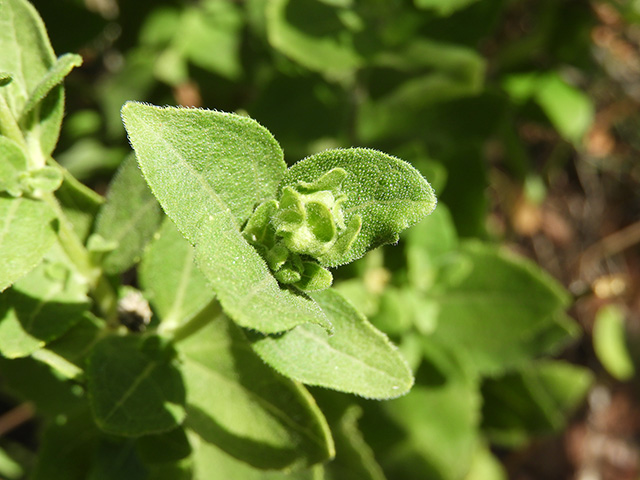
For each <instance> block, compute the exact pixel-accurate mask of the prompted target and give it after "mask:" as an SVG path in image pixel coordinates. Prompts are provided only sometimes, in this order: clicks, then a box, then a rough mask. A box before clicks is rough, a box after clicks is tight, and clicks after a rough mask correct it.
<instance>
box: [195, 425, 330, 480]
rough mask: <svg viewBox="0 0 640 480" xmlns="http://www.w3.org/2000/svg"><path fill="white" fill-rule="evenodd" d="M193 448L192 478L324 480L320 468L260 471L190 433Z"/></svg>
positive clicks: (199, 479) (210, 479)
mask: <svg viewBox="0 0 640 480" xmlns="http://www.w3.org/2000/svg"><path fill="white" fill-rule="evenodd" d="M189 439H190V441H191V443H192V445H193V446H194V458H193V463H194V465H193V471H194V475H193V478H195V479H197V480H218V479H220V478H229V479H231V478H233V479H236V478H237V479H242V480H324V476H323V474H322V466H315V467H312V468H308V469H304V470H293V471H291V472H280V471H273V470H261V469H257V468H254V467H252V466H251V465H249V464H247V463H245V462H242V461H240V460H237V459H235V458H234V457H232V456H231V455H228V454H227V453H225V452H224V451H223V450H221V449H220V448H218V447H217V446H216V445H214V444H212V443H207V442H205V441H204V440H202V439H201V438H200V437H198V435H196V434H194V433H192V434H191V435H190V437H189Z"/></svg>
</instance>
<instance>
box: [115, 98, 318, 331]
mask: <svg viewBox="0 0 640 480" xmlns="http://www.w3.org/2000/svg"><path fill="white" fill-rule="evenodd" d="M122 115H123V118H124V121H125V125H126V127H127V131H128V133H129V138H130V139H131V142H132V144H133V147H134V149H135V151H136V155H137V157H138V162H139V163H140V166H141V168H142V171H143V174H144V175H145V178H146V180H147V182H148V183H149V185H150V186H151V190H152V191H153V192H154V194H155V195H156V197H157V198H158V200H159V201H160V204H161V205H162V207H163V208H164V210H165V212H166V213H167V215H169V217H171V219H172V220H173V221H174V223H175V224H176V226H177V227H178V229H179V230H180V231H181V232H182V234H183V235H184V236H185V237H186V238H187V239H189V241H191V243H193V244H195V247H196V249H195V250H196V262H197V264H198V266H199V267H200V269H201V270H202V273H204V275H205V277H206V278H207V280H208V281H209V283H210V284H211V286H212V287H213V289H214V291H215V292H216V295H217V296H218V299H219V300H220V303H221V304H222V306H223V308H224V309H225V311H226V312H227V314H228V315H229V316H230V317H231V318H232V319H233V320H234V321H235V322H237V323H238V324H239V325H241V326H243V327H248V328H253V329H256V330H259V331H262V332H266V333H273V332H281V331H284V330H288V329H290V328H292V327H294V326H296V325H300V324H302V323H306V322H314V323H318V324H321V325H324V326H325V328H327V329H330V325H329V323H328V321H327V320H326V317H325V316H324V315H323V313H322V311H321V310H320V308H318V306H317V305H315V304H314V303H313V302H312V301H310V300H309V299H308V298H306V297H304V296H301V295H299V294H297V293H295V292H292V291H290V290H286V289H281V288H280V286H279V285H278V282H277V281H276V279H275V278H274V277H273V275H272V274H271V272H270V271H269V269H268V268H267V265H266V264H265V262H264V260H263V259H262V258H261V257H260V255H259V254H258V252H257V251H256V250H255V249H254V248H253V247H252V246H250V245H249V244H248V243H247V241H246V240H245V239H244V237H243V236H242V234H241V233H240V226H241V225H242V224H243V223H244V222H245V221H246V220H247V219H248V218H249V216H250V214H251V213H252V212H253V209H254V208H255V207H256V206H257V205H258V204H260V203H262V202H263V201H264V200H267V199H269V198H272V197H275V191H276V188H277V184H278V183H279V182H280V180H281V178H282V175H283V173H284V169H285V164H284V160H283V158H282V150H281V149H280V147H279V145H278V144H277V142H276V141H275V139H274V138H273V137H272V136H271V134H270V133H269V132H268V131H267V130H266V129H265V128H263V127H261V126H260V125H259V124H258V123H257V122H255V121H254V120H251V119H249V118H246V117H241V116H238V115H233V114H228V113H220V112H213V111H208V110H195V109H184V108H183V109H178V108H158V107H153V106H149V105H144V104H139V103H127V104H126V105H125V106H124V107H123V109H122Z"/></svg>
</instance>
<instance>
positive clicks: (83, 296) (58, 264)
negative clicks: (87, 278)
mask: <svg viewBox="0 0 640 480" xmlns="http://www.w3.org/2000/svg"><path fill="white" fill-rule="evenodd" d="M88 308H89V298H88V297H87V286H86V284H85V283H84V281H82V280H81V279H80V278H78V276H77V275H74V271H73V266H72V265H71V263H70V262H69V260H67V259H66V257H65V256H64V254H63V253H62V249H61V248H60V247H57V248H54V249H52V250H51V251H50V252H49V253H48V254H47V255H46V256H45V259H44V261H42V262H41V263H40V264H39V265H38V266H37V267H36V268H35V269H33V270H32V271H31V272H29V274H28V275H27V276H25V277H24V278H22V279H20V280H18V281H17V282H16V283H15V284H14V285H13V287H12V288H11V289H10V290H8V291H7V292H6V293H4V294H3V295H2V296H1V297H0V319H1V320H0V354H2V355H3V356H5V357H9V358H17V357H24V356H27V355H30V354H32V353H33V352H35V351H36V350H38V349H39V348H40V347H42V346H44V345H45V344H46V343H48V342H50V341H52V340H54V339H56V338H58V337H59V336H61V335H62V334H63V333H65V332H66V331H67V330H68V329H69V328H70V327H71V326H72V325H74V324H75V323H77V322H78V321H80V319H81V318H82V316H83V314H84V313H85V312H86V311H87V310H88Z"/></svg>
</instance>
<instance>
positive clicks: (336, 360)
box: [251, 290, 413, 399]
mask: <svg viewBox="0 0 640 480" xmlns="http://www.w3.org/2000/svg"><path fill="white" fill-rule="evenodd" d="M312 297H313V299H314V300H315V301H316V302H317V303H318V304H319V305H320V306H321V307H322V309H323V310H324V312H325V313H326V314H327V316H328V317H329V320H330V321H331V323H332V324H333V325H334V327H335V334H334V335H333V336H331V337H327V335H326V334H325V333H324V332H323V331H322V330H321V329H320V328H318V327H316V326H314V325H301V326H299V327H296V328H294V329H293V330H291V331H289V332H286V333H284V334H282V335H273V336H258V335H255V336H254V335H252V336H251V339H252V346H253V348H254V350H255V351H256V352H257V353H258V355H260V356H261V357H262V359H263V360H264V361H265V362H267V363H268V364H269V365H271V366H272V367H273V368H275V369H276V370H277V371H279V372H280V373H282V374H283V375H285V376H287V377H289V378H292V379H294V380H298V381H300V382H302V383H306V384H309V385H318V386H322V387H327V388H332V389H334V390H339V391H343V392H347V393H355V394H357V395H361V396H363V397H367V398H378V399H385V398H393V397H398V396H400V395H403V394H405V393H407V392H408V391H409V389H410V388H411V386H412V385H413V376H412V374H411V371H410V370H409V367H408V366H407V364H406V362H405V361H404V359H403V358H402V356H401V355H400V353H399V352H398V351H397V350H396V348H395V347H394V346H393V345H392V344H391V343H390V342H389V340H388V339H387V337H386V336H385V335H384V334H383V333H381V332H380V331H378V330H376V329H375V328H374V327H373V326H372V325H371V324H370V323H369V322H368V321H367V320H366V318H365V317H364V316H363V315H362V314H361V313H359V312H358V311H357V310H356V309H355V308H354V307H353V306H352V305H351V304H349V303H348V302H347V301H346V300H344V298H342V296H340V294H338V293H336V292H334V291H332V290H323V291H322V292H316V293H313V294H312Z"/></svg>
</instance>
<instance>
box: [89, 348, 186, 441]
mask: <svg viewBox="0 0 640 480" xmlns="http://www.w3.org/2000/svg"><path fill="white" fill-rule="evenodd" d="M86 375H87V380H88V383H87V388H88V393H89V403H90V405H91V411H92V413H93V418H94V420H95V422H96V424H97V425H98V427H100V429H102V430H103V431H105V432H107V433H111V434H114V435H124V436H133V437H137V436H140V435H147V434H150V433H159V432H164V431H167V430H171V429H173V428H175V427H177V426H178V425H180V424H181V423H182V421H183V420H184V417H185V407H184V403H185V390H184V384H183V382H182V377H181V375H180V370H179V369H178V367H177V365H176V363H175V359H174V352H173V349H172V348H171V347H170V346H169V345H167V344H165V343H163V342H162V340H161V339H160V338H158V337H149V338H147V339H143V338H141V337H137V336H126V337H119V336H110V337H106V338H104V339H103V340H102V341H100V342H99V343H98V344H96V346H95V347H94V348H93V351H92V352H91V354H90V355H89V358H88V361H87V370H86Z"/></svg>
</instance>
